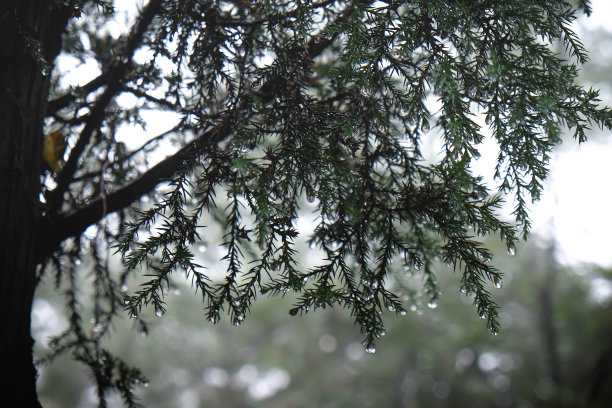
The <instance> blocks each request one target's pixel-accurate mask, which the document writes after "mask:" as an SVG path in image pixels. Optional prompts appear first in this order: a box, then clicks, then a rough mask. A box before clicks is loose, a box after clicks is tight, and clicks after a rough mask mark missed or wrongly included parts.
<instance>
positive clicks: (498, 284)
mask: <svg viewBox="0 0 612 408" xmlns="http://www.w3.org/2000/svg"><path fill="white" fill-rule="evenodd" d="M493 285H495V287H496V288H497V289H499V288H501V287H502V280H501V278H500V277H499V276H496V277H495V278H493Z"/></svg>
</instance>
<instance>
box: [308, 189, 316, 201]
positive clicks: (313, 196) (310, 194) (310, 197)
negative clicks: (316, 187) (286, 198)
mask: <svg viewBox="0 0 612 408" xmlns="http://www.w3.org/2000/svg"><path fill="white" fill-rule="evenodd" d="M316 198H317V195H316V194H315V192H314V191H313V190H311V189H306V201H308V202H309V203H311V204H312V203H314V202H315V199H316Z"/></svg>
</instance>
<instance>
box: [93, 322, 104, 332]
mask: <svg viewBox="0 0 612 408" xmlns="http://www.w3.org/2000/svg"><path fill="white" fill-rule="evenodd" d="M101 331H102V324H101V323H97V324H96V325H95V326H94V327H93V332H94V333H100V332H101Z"/></svg>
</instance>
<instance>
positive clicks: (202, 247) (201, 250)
mask: <svg viewBox="0 0 612 408" xmlns="http://www.w3.org/2000/svg"><path fill="white" fill-rule="evenodd" d="M207 249H208V248H206V245H204V244H200V245H198V252H200V253H204V252H206V250H207Z"/></svg>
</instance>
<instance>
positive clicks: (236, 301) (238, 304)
mask: <svg viewBox="0 0 612 408" xmlns="http://www.w3.org/2000/svg"><path fill="white" fill-rule="evenodd" d="M232 304H233V305H234V306H240V299H234V300H232Z"/></svg>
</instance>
